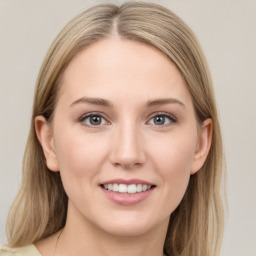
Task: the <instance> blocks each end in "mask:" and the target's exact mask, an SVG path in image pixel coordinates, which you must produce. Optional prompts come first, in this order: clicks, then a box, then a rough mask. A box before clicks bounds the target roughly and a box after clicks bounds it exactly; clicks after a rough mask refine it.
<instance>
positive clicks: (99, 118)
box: [83, 115, 107, 126]
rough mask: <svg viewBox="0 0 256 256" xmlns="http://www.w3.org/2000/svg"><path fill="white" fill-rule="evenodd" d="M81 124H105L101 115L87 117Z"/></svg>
mask: <svg viewBox="0 0 256 256" xmlns="http://www.w3.org/2000/svg"><path fill="white" fill-rule="evenodd" d="M83 122H85V123H86V124H87V125H89V126H99V125H104V124H106V123H107V121H106V120H105V118H103V117H102V116H101V115H88V116H86V117H85V118H84V120H83Z"/></svg>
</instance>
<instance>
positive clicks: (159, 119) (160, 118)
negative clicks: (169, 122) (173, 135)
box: [154, 116, 164, 125]
mask: <svg viewBox="0 0 256 256" xmlns="http://www.w3.org/2000/svg"><path fill="white" fill-rule="evenodd" d="M154 123H155V124H156V125H160V124H164V117H163V116H156V117H155V119H154Z"/></svg>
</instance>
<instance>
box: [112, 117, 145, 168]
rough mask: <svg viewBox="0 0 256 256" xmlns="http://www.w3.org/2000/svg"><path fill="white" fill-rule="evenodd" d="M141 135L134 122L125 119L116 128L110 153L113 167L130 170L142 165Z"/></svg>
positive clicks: (143, 158) (143, 157)
mask: <svg viewBox="0 0 256 256" xmlns="http://www.w3.org/2000/svg"><path fill="white" fill-rule="evenodd" d="M141 135H142V134H141V128H140V126H139V125H138V124H137V123H136V121H134V120H128V119H125V120H123V121H122V122H120V123H119V124H118V125H117V126H116V129H115V136H114V139H113V144H112V152H111V155H112V157H111V159H112V162H113V163H114V164H115V165H121V166H123V167H125V168H131V167H134V166H138V165H141V164H143V163H144V161H145V152H144V147H143V141H142V136H141Z"/></svg>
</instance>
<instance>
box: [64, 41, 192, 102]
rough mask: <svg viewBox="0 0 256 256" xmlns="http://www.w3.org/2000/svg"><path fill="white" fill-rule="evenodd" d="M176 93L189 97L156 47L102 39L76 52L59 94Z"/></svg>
mask: <svg viewBox="0 0 256 256" xmlns="http://www.w3.org/2000/svg"><path fill="white" fill-rule="evenodd" d="M113 94H118V95H119V97H120V98H122V99H124V98H126V99H128V98H129V97H133V98H134V97H135V98H136V97H137V98H138V99H139V98H140V99H143V98H160V97H168V96H170V97H178V98H183V100H185V101H190V100H191V99H190V95H189V92H188V90H187V86H186V83H185V81H184V79H183V78H182V75H181V74H180V72H179V71H178V69H177V68H176V66H175V65H174V64H173V63H172V62H171V61H170V59H169V58H167V56H165V55H164V54H163V53H162V52H160V51H159V50H158V49H156V48H154V47H152V46H149V45H147V44H144V43H140V42H137V41H131V40H124V39H119V38H110V39H104V40H101V41H99V42H97V43H94V44H92V45H90V46H89V47H87V48H86V49H84V50H82V51H81V52H80V53H78V54H77V55H76V56H75V57H74V59H73V60H72V61H71V63H70V64H69V66H68V67H67V69H66V71H65V72H64V75H63V79H62V83H61V88H60V95H63V96H65V97H69V98H70V100H71V99H72V100H75V99H76V98H77V97H78V96H79V95H80V97H81V96H89V97H102V98H105V97H107V98H111V97H112V96H113Z"/></svg>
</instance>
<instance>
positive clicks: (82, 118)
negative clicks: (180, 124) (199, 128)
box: [78, 112, 177, 129]
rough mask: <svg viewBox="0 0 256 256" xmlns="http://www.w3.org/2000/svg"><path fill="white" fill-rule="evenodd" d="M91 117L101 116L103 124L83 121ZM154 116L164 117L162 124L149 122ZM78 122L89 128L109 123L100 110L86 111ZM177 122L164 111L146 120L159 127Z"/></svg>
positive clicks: (148, 122)
mask: <svg viewBox="0 0 256 256" xmlns="http://www.w3.org/2000/svg"><path fill="white" fill-rule="evenodd" d="M92 117H100V118H101V121H102V120H104V122H105V123H104V124H99V125H93V124H87V123H85V120H86V119H87V118H92ZM156 117H164V118H165V120H164V124H160V125H157V124H155V123H150V120H151V119H153V118H156ZM167 118H168V119H169V121H168V123H167V124H166V123H165V122H166V119H167ZM78 121H79V122H80V123H82V125H84V126H86V127H89V128H94V129H95V128H99V127H100V126H102V125H106V124H107V125H108V124H110V122H109V121H108V120H107V118H106V117H105V115H104V114H102V113H100V112H91V113H88V114H85V115H83V116H81V117H80V118H79V120H78ZM175 123H177V118H176V117H174V116H173V115H171V114H168V113H166V112H156V113H154V114H152V115H151V116H150V117H149V121H147V124H149V125H154V126H158V127H159V128H160V127H166V126H169V125H173V124H175Z"/></svg>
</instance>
